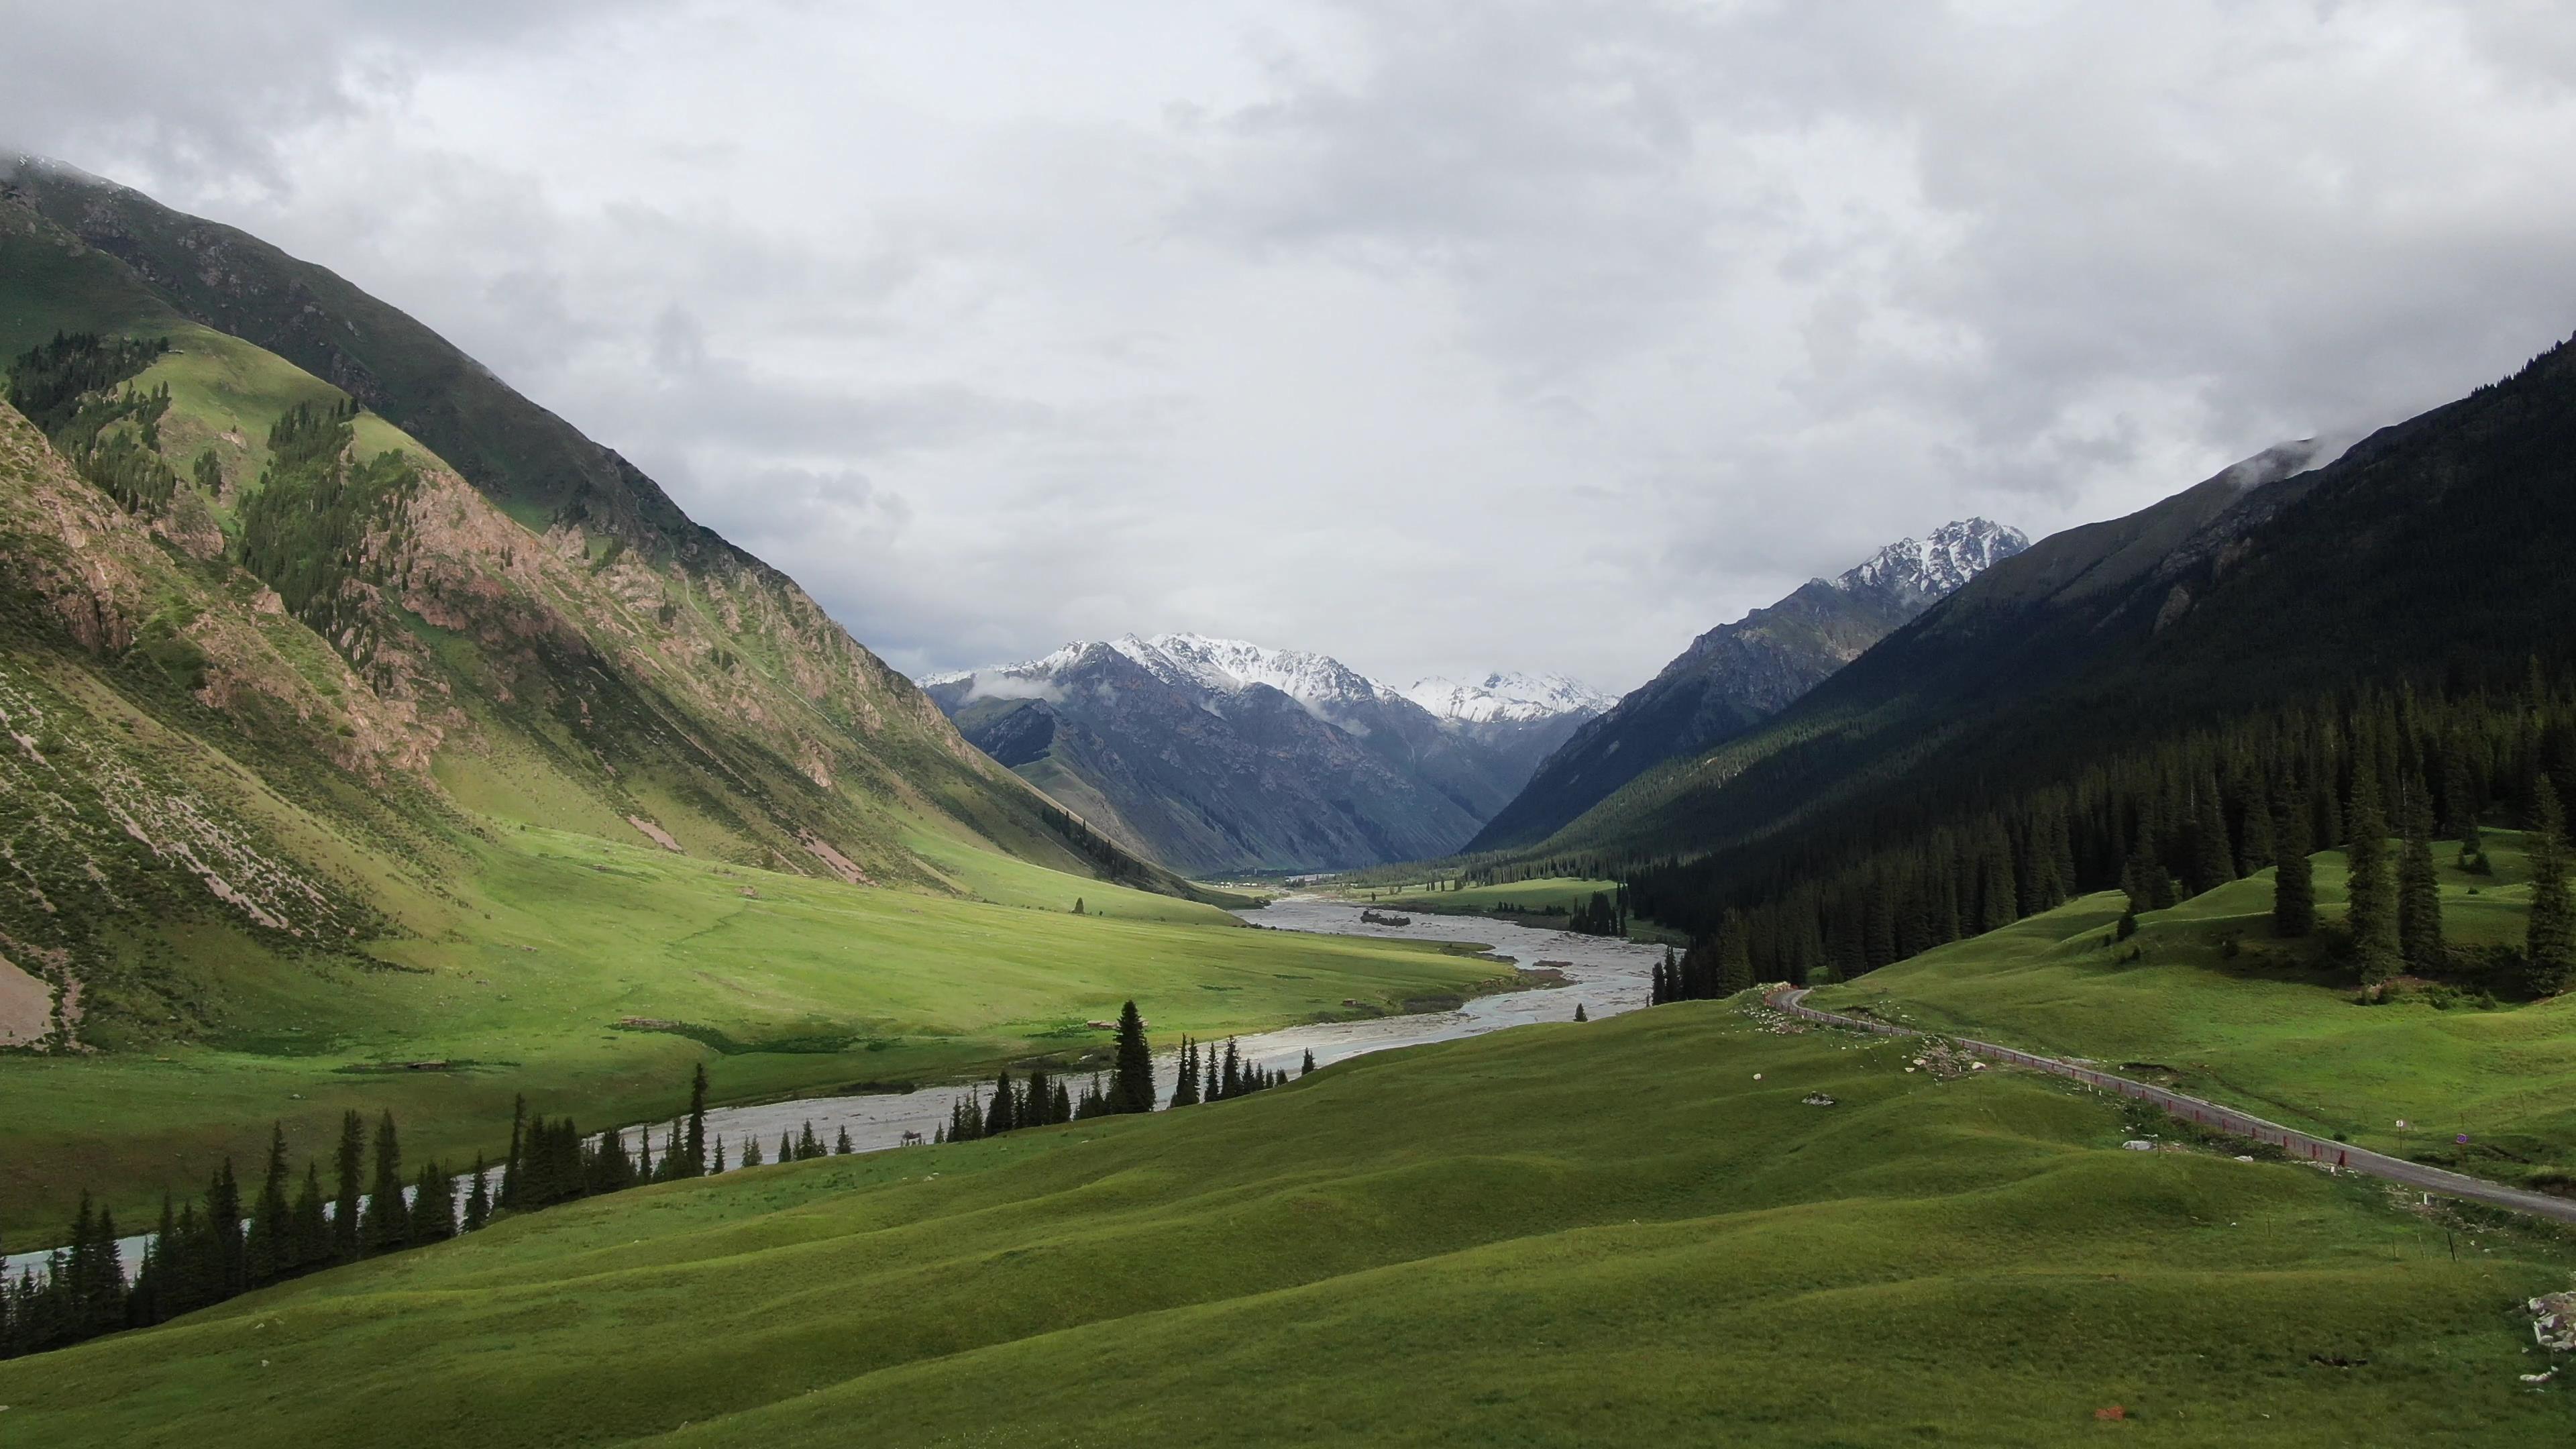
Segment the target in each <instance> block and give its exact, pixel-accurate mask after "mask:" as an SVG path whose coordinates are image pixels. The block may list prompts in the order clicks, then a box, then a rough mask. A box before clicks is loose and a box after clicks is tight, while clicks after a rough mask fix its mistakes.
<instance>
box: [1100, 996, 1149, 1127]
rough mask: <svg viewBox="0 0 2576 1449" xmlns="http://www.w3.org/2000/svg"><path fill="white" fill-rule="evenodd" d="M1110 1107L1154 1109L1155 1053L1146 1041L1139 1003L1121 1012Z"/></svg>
mask: <svg viewBox="0 0 2576 1449" xmlns="http://www.w3.org/2000/svg"><path fill="white" fill-rule="evenodd" d="M1109 1104H1110V1110H1111V1111H1114V1112H1151V1111H1153V1110H1154V1050H1153V1048H1152V1047H1151V1046H1148V1045H1147V1044H1146V1041H1145V1018H1144V1017H1143V1016H1141V1015H1139V1014H1138V1013H1137V1010H1136V1003H1135V1002H1133V1001H1130V1002H1128V1003H1127V1004H1126V1005H1125V1006H1124V1007H1122V1008H1120V1009H1119V1012H1118V1058H1117V1063H1116V1065H1115V1067H1114V1069H1113V1070H1112V1071H1111V1073H1110V1077H1109Z"/></svg>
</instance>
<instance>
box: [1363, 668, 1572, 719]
mask: <svg viewBox="0 0 2576 1449" xmlns="http://www.w3.org/2000/svg"><path fill="white" fill-rule="evenodd" d="M1404 697H1405V698H1407V699H1409V700H1412V701H1413V702H1414V703H1415V704H1418V705H1420V706H1422V707H1423V708H1424V709H1427V710H1429V711H1431V713H1432V714H1433V715H1434V716H1435V717H1437V718H1440V719H1454V720H1460V721H1464V722H1467V723H1472V724H1491V723H1495V722H1497V721H1513V720H1526V721H1533V722H1535V721H1539V720H1552V719H1563V718H1565V717H1567V716H1569V715H1586V714H1599V713H1600V712H1601V711H1603V710H1605V709H1608V708H1609V707H1610V705H1611V704H1612V700H1611V698H1610V697H1609V696H1608V695H1606V694H1603V693H1601V692H1600V691H1599V690H1596V689H1594V688H1592V687H1591V686H1590V685H1587V684H1583V683H1581V682H1579V681H1576V680H1572V679H1568V678H1566V677H1565V676H1564V675H1562V674H1522V673H1519V672H1517V671H1514V672H1510V673H1499V674H1488V675H1486V676H1485V677H1484V678H1483V679H1480V680H1477V681H1476V682H1475V683H1473V684H1461V683H1459V682H1458V681H1456V680H1454V679H1442V678H1438V677H1436V676H1435V677H1433V678H1429V679H1417V680H1415V681H1414V682H1413V685H1412V687H1411V688H1409V689H1407V690H1405V691H1404Z"/></svg>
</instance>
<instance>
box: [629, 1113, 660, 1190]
mask: <svg viewBox="0 0 2576 1449" xmlns="http://www.w3.org/2000/svg"><path fill="white" fill-rule="evenodd" d="M665 1160H666V1161H667V1160H668V1159H665ZM655 1171H657V1169H656V1168H655V1167H654V1166H653V1124H652V1123H650V1122H647V1123H645V1124H644V1125H643V1126H641V1127H638V1128H636V1129H635V1180H636V1181H637V1182H660V1181H661V1180H662V1179H660V1178H658V1177H656V1176H654V1175H653V1174H654V1172H655Z"/></svg>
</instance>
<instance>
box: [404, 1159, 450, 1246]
mask: <svg viewBox="0 0 2576 1449" xmlns="http://www.w3.org/2000/svg"><path fill="white" fill-rule="evenodd" d="M455 1236H456V1182H455V1180H454V1179H453V1178H450V1177H449V1176H448V1175H447V1174H446V1173H444V1172H441V1171H439V1169H438V1164H437V1163H435V1162H425V1163H422V1164H421V1168H420V1181H418V1182H417V1183H414V1184H413V1185H412V1193H411V1240H412V1241H413V1242H415V1243H440V1242H445V1241H446V1240H447V1239H449V1238H452V1237H455Z"/></svg>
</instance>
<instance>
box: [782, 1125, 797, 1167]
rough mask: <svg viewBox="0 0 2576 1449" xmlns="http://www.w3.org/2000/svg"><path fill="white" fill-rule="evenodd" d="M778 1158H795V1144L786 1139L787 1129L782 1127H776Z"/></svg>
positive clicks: (784, 1159)
mask: <svg viewBox="0 0 2576 1449" xmlns="http://www.w3.org/2000/svg"><path fill="white" fill-rule="evenodd" d="M778 1160H779V1161H781V1162H794V1161H795V1160H796V1144H795V1143H794V1142H792V1141H790V1140H788V1136H787V1129H786V1128H784V1127H781V1128H779V1129H778Z"/></svg>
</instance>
